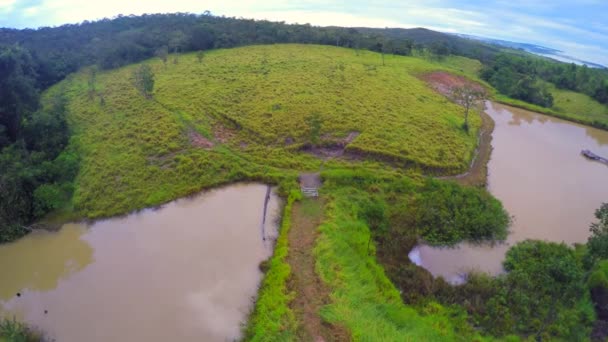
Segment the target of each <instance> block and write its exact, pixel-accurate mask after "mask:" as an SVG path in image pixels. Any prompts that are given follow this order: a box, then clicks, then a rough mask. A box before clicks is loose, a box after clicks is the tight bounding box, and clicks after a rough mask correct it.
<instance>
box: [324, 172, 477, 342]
mask: <svg viewBox="0 0 608 342" xmlns="http://www.w3.org/2000/svg"><path fill="white" fill-rule="evenodd" d="M323 190H324V192H329V193H330V194H329V195H328V197H329V198H328V208H329V209H328V211H327V212H326V217H327V220H326V222H325V223H324V224H323V225H322V226H321V227H320V228H319V230H320V232H321V235H320V237H319V239H318V242H317V246H316V249H315V255H316V257H317V265H316V268H317V271H318V273H319V274H320V277H321V278H322V279H323V281H324V282H326V283H327V284H328V285H329V286H330V288H332V289H333V291H332V294H331V298H332V303H331V304H328V305H326V306H325V307H324V308H323V309H322V312H321V315H322V317H323V319H324V320H326V321H328V322H331V323H336V324H340V325H342V326H344V327H346V328H347V329H348V330H349V331H350V333H351V335H352V337H353V340H355V341H454V340H461V341H481V340H484V338H483V337H481V336H480V335H479V334H478V333H477V332H475V331H474V330H473V329H472V328H471V327H470V326H469V325H468V323H467V318H466V313H465V312H464V310H462V309H459V308H455V307H454V308H450V307H445V306H442V305H440V304H438V303H436V302H429V303H428V304H426V305H425V306H424V307H422V308H419V309H417V308H414V307H412V306H407V305H404V304H403V302H402V299H401V295H400V293H399V291H398V290H397V288H395V286H394V285H393V284H392V283H391V281H390V280H389V278H388V277H387V276H386V274H385V272H384V269H383V267H382V266H381V265H380V264H378V262H377V260H376V257H375V255H374V253H373V251H372V252H371V253H370V251H368V242H369V238H370V230H369V228H368V226H367V225H366V224H365V222H363V221H362V220H360V219H359V218H358V216H359V215H358V210H359V209H358V207H357V204H355V203H356V202H357V201H358V200H362V201H364V200H365V199H367V198H368V196H369V194H368V193H367V192H366V191H362V190H360V189H359V186H357V187H348V186H339V185H338V186H336V184H335V183H334V185H333V186H332V185H329V188H328V187H324V188H323ZM372 247H373V246H372Z"/></svg>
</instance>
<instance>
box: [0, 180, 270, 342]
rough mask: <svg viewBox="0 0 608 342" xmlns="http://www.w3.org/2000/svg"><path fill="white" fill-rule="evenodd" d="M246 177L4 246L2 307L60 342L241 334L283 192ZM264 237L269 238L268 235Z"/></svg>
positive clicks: (198, 338)
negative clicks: (244, 181) (247, 180)
mask: <svg viewBox="0 0 608 342" xmlns="http://www.w3.org/2000/svg"><path fill="white" fill-rule="evenodd" d="M267 190H268V188H267V186H265V185H260V184H239V185H234V186H229V187H226V188H221V189H217V190H212V191H209V192H205V193H202V194H200V195H197V196H194V197H192V198H185V199H180V200H177V201H174V202H171V203H169V204H167V205H164V206H163V207H161V208H159V209H146V210H143V211H140V212H137V213H133V214H130V215H128V216H125V217H121V218H113V219H108V220H103V221H98V222H96V223H94V224H91V225H85V224H66V225H65V226H64V227H63V228H62V229H61V230H60V231H59V232H56V233H50V232H35V233H32V234H30V235H29V236H27V237H25V238H23V239H21V240H19V241H17V242H14V243H11V244H7V245H2V246H0V269H1V270H2V281H1V282H0V312H3V313H4V314H5V315H11V316H12V315H14V316H16V317H17V318H19V319H23V320H25V321H27V322H29V323H31V324H33V325H35V326H38V327H39V328H41V329H42V330H43V331H45V332H46V333H47V334H48V335H49V337H51V338H54V339H56V340H57V341H60V342H64V341H66V342H70V341H104V342H107V341H231V340H234V339H238V338H239V337H240V333H241V327H242V324H243V323H244V322H245V320H246V318H247V314H248V313H249V311H250V310H251V308H252V303H253V300H254V299H255V296H256V293H257V289H258V286H259V283H260V280H261V279H262V273H261V272H260V270H259V264H260V262H261V261H263V260H265V259H267V258H268V257H269V256H270V255H271V254H272V245H273V240H274V239H275V238H276V233H277V220H278V214H279V206H280V205H279V199H278V197H277V196H276V195H275V194H274V192H271V193H270V199H269V201H268V208H267V214H266V220H265V222H266V224H265V226H264V227H263V226H262V221H263V216H264V207H265V204H264V202H265V198H266V197H267ZM262 237H264V238H265V239H263V238H262Z"/></svg>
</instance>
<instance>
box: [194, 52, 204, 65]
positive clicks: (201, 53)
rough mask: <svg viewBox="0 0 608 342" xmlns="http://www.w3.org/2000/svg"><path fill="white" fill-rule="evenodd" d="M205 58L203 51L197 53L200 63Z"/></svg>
mask: <svg viewBox="0 0 608 342" xmlns="http://www.w3.org/2000/svg"><path fill="white" fill-rule="evenodd" d="M203 57H205V53H204V52H203V50H198V51H197V52H196V59H197V60H198V62H199V63H202V62H203Z"/></svg>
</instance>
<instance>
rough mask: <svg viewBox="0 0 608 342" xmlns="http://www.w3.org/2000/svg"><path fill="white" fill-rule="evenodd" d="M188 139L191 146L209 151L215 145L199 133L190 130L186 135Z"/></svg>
mask: <svg viewBox="0 0 608 342" xmlns="http://www.w3.org/2000/svg"><path fill="white" fill-rule="evenodd" d="M188 138H190V144H192V146H195V147H200V148H204V149H210V148H212V147H213V146H214V145H215V144H214V143H213V141H211V140H209V139H207V138H205V137H203V136H202V135H201V134H200V133H198V132H197V131H195V130H191V131H190V132H189V133H188Z"/></svg>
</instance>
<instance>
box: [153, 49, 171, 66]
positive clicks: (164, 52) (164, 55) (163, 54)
mask: <svg viewBox="0 0 608 342" xmlns="http://www.w3.org/2000/svg"><path fill="white" fill-rule="evenodd" d="M154 54H155V55H156V57H158V58H160V60H161V61H163V64H164V65H165V66H167V59H168V58H169V48H168V47H167V46H166V45H165V46H161V47H159V48H158V49H157V50H156V52H155V53H154Z"/></svg>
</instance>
